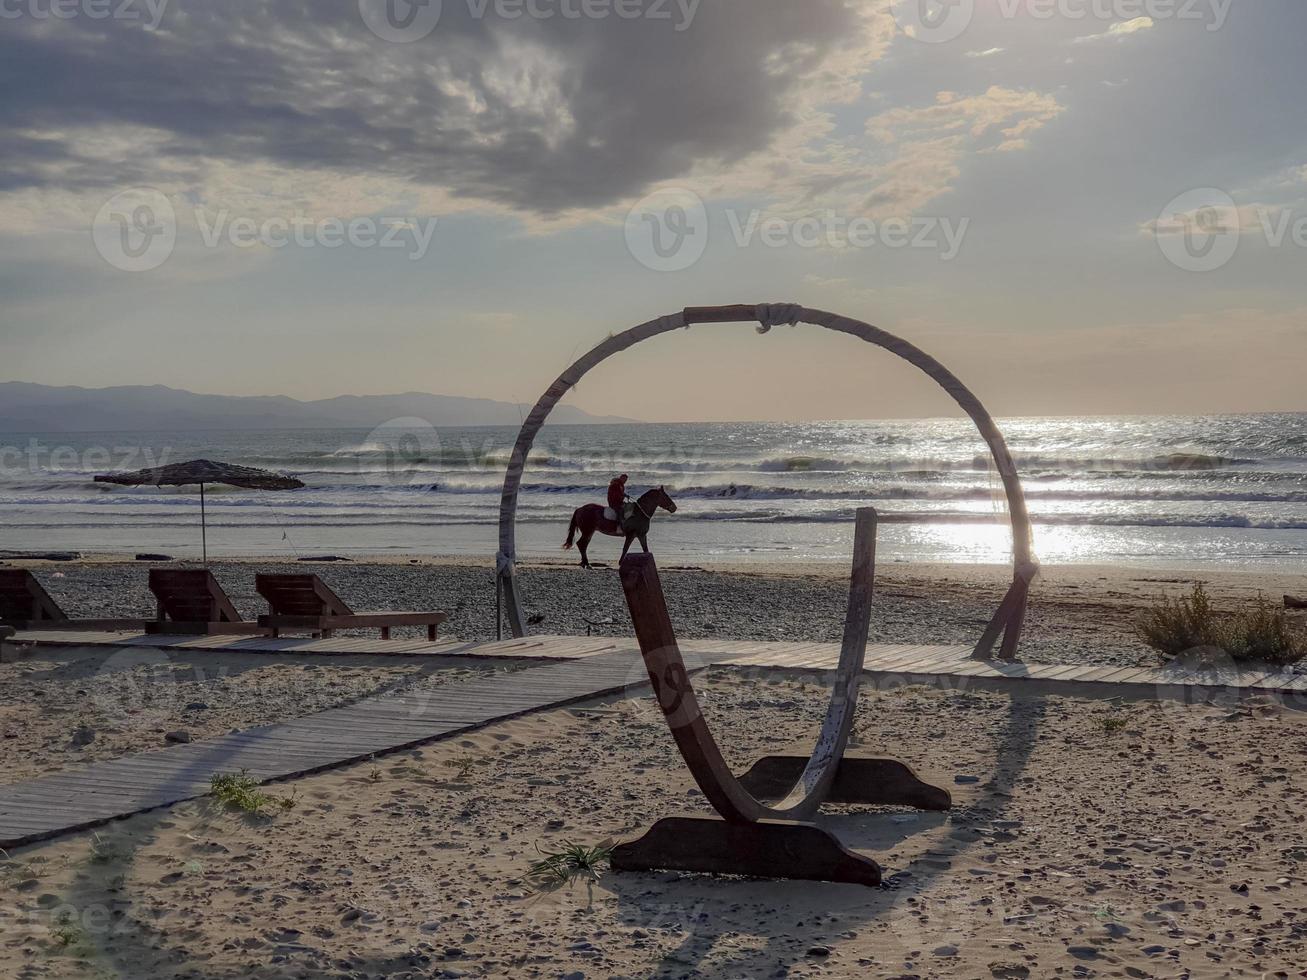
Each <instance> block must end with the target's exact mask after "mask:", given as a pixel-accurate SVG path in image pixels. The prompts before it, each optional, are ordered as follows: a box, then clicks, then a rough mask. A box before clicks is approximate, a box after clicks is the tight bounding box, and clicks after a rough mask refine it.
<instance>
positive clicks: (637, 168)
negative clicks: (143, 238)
mask: <svg viewBox="0 0 1307 980" xmlns="http://www.w3.org/2000/svg"><path fill="white" fill-rule="evenodd" d="M575 2H576V0H573V3H574V4H575ZM493 9H494V8H493V4H492V6H491V10H492V11H493ZM667 9H668V10H669V11H671V13H672V19H671V20H670V21H664V20H649V19H636V20H623V19H620V18H617V17H615V16H610V17H607V18H604V19H595V20H586V19H581V20H571V19H569V20H564V19H561V18H554V19H550V20H534V19H531V18H521V19H518V20H511V21H506V20H503V19H499V18H497V17H495V16H494V15H493V13H491V14H489V15H487V16H486V17H484V18H481V19H478V18H475V17H473V16H472V15H471V12H470V6H469V0H445V2H444V12H443V16H442V18H441V20H440V23H439V25H438V27H437V28H436V29H435V31H434V32H432V33H431V34H430V35H429V36H428V37H426V38H425V39H423V40H422V41H419V42H416V43H412V44H394V43H388V42H385V41H383V40H381V39H379V38H377V37H376V36H374V35H373V34H372V33H371V32H370V31H369V30H368V29H367V27H366V26H365V25H364V23H363V21H362V18H361V16H360V14H359V9H358V5H357V3H355V2H352V0H350V2H340V3H335V2H333V3H327V2H310V0H298V2H295V0H223V2H222V3H214V2H211V0H171V2H170V3H169V4H168V5H167V7H166V9H165V10H164V13H163V17H162V21H161V23H160V26H159V29H158V30H155V31H150V30H146V29H145V28H144V27H143V25H142V24H141V23H140V22H123V21H115V20H101V19H91V18H88V17H85V16H83V17H76V18H73V19H70V20H63V21H55V20H48V19H46V20H38V19H34V18H32V17H30V16H21V17H18V18H14V19H8V20H5V21H3V22H0V66H3V67H0V88H2V91H3V95H0V139H2V140H3V141H4V146H5V152H4V156H3V160H2V161H0V190H13V189H19V188H23V187H36V188H50V187H54V188H86V187H94V186H104V187H114V186H122V185H124V183H134V182H148V181H149V179H150V176H151V173H152V172H155V171H157V170H158V169H159V168H161V167H162V166H163V165H164V164H165V162H166V166H167V172H168V173H169V174H170V175H172V176H174V177H175V176H177V175H178V174H183V175H184V174H186V173H187V172H188V170H190V169H193V170H194V172H195V173H196V174H197V175H198V174H199V173H201V172H202V170H203V166H204V164H205V163H206V162H207V161H209V160H229V161H234V162H238V163H250V162H261V161H267V162H272V163H275V164H279V165H283V166H286V167H293V168H311V169H325V170H331V171H338V172H342V173H364V174H372V175H379V176H386V177H391V178H401V179H405V180H410V181H413V182H416V183H419V184H425V185H433V186H440V187H443V188H447V189H448V190H449V191H451V192H452V193H454V194H456V195H462V196H468V197H475V198H479V199H485V200H489V201H493V202H495V203H498V204H501V205H505V206H509V207H512V208H515V209H521V210H526V211H531V212H535V213H540V214H549V213H554V212H558V211H562V210H566V209H569V208H576V207H594V206H602V205H605V204H608V203H611V202H613V201H614V200H617V199H619V198H621V197H623V196H626V195H630V194H632V193H634V192H637V191H639V190H640V189H641V188H643V187H645V186H647V185H649V184H650V183H653V182H656V181H659V180H665V179H669V178H674V177H676V176H678V175H681V174H684V173H685V172H686V171H687V170H688V169H689V168H690V167H691V166H693V165H694V164H696V163H704V162H711V161H721V162H727V163H728V162H730V161H732V160H735V159H738V158H740V157H742V156H744V155H747V154H749V153H751V152H754V151H756V150H759V149H761V148H763V147H765V146H766V145H767V144H768V142H769V141H770V140H771V138H772V137H773V136H774V135H775V134H776V132H777V131H778V130H780V129H783V128H784V127H786V126H788V125H789V124H791V123H792V122H793V121H794V120H793V119H792V118H791V116H792V113H793V112H794V110H795V105H796V94H797V93H799V92H800V91H801V90H802V89H803V87H804V86H805V85H808V84H811V82H812V79H813V78H814V77H816V76H817V75H818V74H819V73H820V72H821V71H822V70H823V67H822V66H823V63H824V62H825V60H826V59H827V58H829V57H831V56H832V55H835V54H837V53H838V52H840V51H841V50H842V49H846V48H847V47H848V46H850V45H857V44H860V43H862V42H863V41H864V39H865V34H866V24H865V20H864V17H865V15H866V12H867V5H866V4H863V3H860V2H859V0H802V2H801V3H796V2H794V0H705V2H703V3H702V5H701V6H699V7H698V9H697V12H696V15H695V17H694V19H693V21H692V23H690V24H689V26H688V28H686V29H684V30H677V29H676V28H677V26H678V24H677V21H679V20H680V19H681V15H680V13H679V9H678V6H677V4H676V2H675V0H673V2H671V3H669V4H668V5H667ZM142 130H148V131H150V132H151V133H152V134H153V135H152V137H151V138H150V139H148V140H147V141H145V142H143V143H142V144H140V145H137V146H132V145H131V144H130V143H129V144H128V145H127V146H125V147H122V146H117V145H115V148H114V149H113V150H112V151H104V150H102V149H94V148H93V149H88V148H87V146H86V139H87V138H88V134H91V135H92V136H95V135H97V134H98V136H99V137H101V138H103V137H105V136H106V135H109V136H111V135H112V134H114V133H133V132H137V131H142Z"/></svg>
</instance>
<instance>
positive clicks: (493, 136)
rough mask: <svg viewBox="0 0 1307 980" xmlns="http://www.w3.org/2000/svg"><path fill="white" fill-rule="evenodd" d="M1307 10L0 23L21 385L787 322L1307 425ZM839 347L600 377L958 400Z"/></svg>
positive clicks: (729, 415)
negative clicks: (768, 319) (682, 326)
mask: <svg viewBox="0 0 1307 980" xmlns="http://www.w3.org/2000/svg"><path fill="white" fill-rule="evenodd" d="M1304 36H1307V5H1304V4H1303V3H1302V2H1301V0H1255V2H1254V0H948V2H937V0H899V2H890V0H702V2H696V0H443V2H441V0H425V2H423V0H419V2H416V3H410V0H349V2H328V0H223V2H221V3H219V2H216V0H207V2H200V0H0V147H2V149H0V380H23V381H35V382H41V383H46V384H77V385H84V386H89V387H100V386H107V385H118V384H155V383H162V384H167V385H171V386H173V387H179V388H187V389H191V390H196V391H203V392H213V393H223V394H288V395H292V396H295V397H301V398H319V397H330V396H334V395H339V394H377V393H392V392H401V391H430V392H437V393H442V394H452V395H468V396H477V397H489V398H496V399H502V400H507V401H519V402H526V403H529V402H533V401H534V400H535V399H536V398H537V397H538V396H539V395H540V394H541V393H542V392H543V391H544V390H545V389H546V388H547V387H548V385H549V384H550V382H551V381H552V380H553V379H554V377H556V376H557V375H558V373H559V372H561V371H562V370H563V368H564V367H565V366H566V365H567V364H568V363H570V361H571V360H573V359H574V358H575V357H577V356H579V355H580V354H581V353H583V352H584V351H586V350H587V349H589V348H590V347H591V346H593V345H594V344H596V343H598V342H600V341H601V340H602V339H604V338H605V337H606V336H608V335H609V334H611V333H614V332H617V331H620V330H624V329H626V328H628V327H630V326H633V325H635V324H637V323H641V322H643V321H645V320H648V319H651V318H653V317H657V316H661V315H664V314H667V313H671V312H673V311H676V310H679V309H681V308H683V307H685V306H693V305H716V304H726V303H761V302H792V303H800V304H803V305H805V306H807V307H810V308H814V309H822V310H830V311H833V312H836V313H841V314H844V315H847V316H852V317H855V318H858V319H862V320H866V321H867V322H870V323H873V324H875V325H877V326H879V327H882V328H884V329H886V330H889V331H891V332H893V333H895V334H898V335H900V336H902V337H905V338H907V339H908V340H911V341H912V342H913V343H916V344H917V345H918V346H920V347H922V348H924V349H925V350H926V351H927V352H929V353H931V354H933V355H934V356H936V357H937V358H939V359H940V360H941V361H943V362H944V363H945V364H946V365H947V366H949V367H950V368H951V369H952V370H953V371H954V373H956V374H957V375H958V376H959V377H961V378H962V380H963V381H964V382H965V383H967V384H968V385H969V386H970V387H971V388H972V389H973V390H974V391H975V392H976V393H977V394H978V395H979V396H980V397H981V399H982V401H984V403H985V404H986V405H987V407H989V409H990V410H991V411H992V412H993V413H995V414H997V415H1005V416H1023V415H1045V414H1057V415H1075V414H1148V413H1161V414H1172V413H1174V414H1181V413H1195V414H1207V413H1223V412H1253V411H1304V410H1307V394H1304V391H1305V390H1307V387H1305V386H1304V384H1303V381H1302V378H1303V373H1304V365H1307V276H1304V274H1303V273H1304V270H1305V269H1307V99H1304V98H1303V92H1304V91H1307V59H1304V58H1303V57H1302V55H1301V42H1302V38H1303V37H1304ZM914 370H915V369H913V368H912V367H910V366H908V365H906V364H904V363H902V362H899V361H897V360H896V359H895V358H893V357H892V356H891V355H888V354H885V353H884V352H882V351H879V350H877V349H875V348H872V347H870V346H868V345H866V344H862V343H860V342H859V341H856V340H853V339H851V338H848V337H841V336H836V335H832V334H828V333H826V332H824V331H822V330H820V329H819V328H815V327H811V326H802V325H801V326H797V327H793V328H791V327H785V326H782V327H778V328H776V329H774V330H772V331H771V332H770V333H768V334H766V335H765V336H763V335H759V334H758V333H757V332H756V331H755V330H754V329H753V328H752V327H751V326H749V325H730V326H697V327H695V328H693V329H691V330H689V331H686V332H684V333H677V334H674V335H669V336H665V337H661V338H658V339H656V340H653V341H649V342H648V343H645V344H643V345H641V346H640V347H638V348H636V349H633V350H631V351H628V352H626V353H624V354H622V355H620V356H619V357H618V358H615V359H613V360H612V361H610V362H608V363H606V364H604V365H603V366H602V367H600V368H598V369H597V370H596V371H594V372H592V373H591V375H589V376H588V377H587V378H586V379H585V380H584V381H583V383H582V384H581V386H580V387H579V388H578V390H577V391H576V392H575V393H574V394H573V395H572V396H570V397H571V399H572V401H573V403H575V404H577V405H579V406H581V407H582V408H586V409H588V410H591V411H594V412H599V413H604V414H620V415H626V416H631V417H636V418H642V419H649V420H712V419H724V420H725V419H808V418H884V417H917V416H933V415H941V414H955V410H954V409H953V408H952V406H951V404H950V403H949V402H948V400H947V398H946V396H943V395H942V394H941V393H939V392H938V391H937V390H935V389H934V388H933V386H932V383H931V382H929V381H928V380H926V379H924V378H923V377H921V376H919V375H916V374H915V373H914Z"/></svg>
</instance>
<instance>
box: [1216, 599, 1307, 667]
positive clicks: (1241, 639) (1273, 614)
mask: <svg viewBox="0 0 1307 980" xmlns="http://www.w3.org/2000/svg"><path fill="white" fill-rule="evenodd" d="M1226 632H1227V635H1226V638H1225V643H1224V646H1225V649H1226V650H1227V652H1228V653H1229V654H1230V656H1231V657H1233V658H1234V659H1235V660H1255V661H1257V662H1259V663H1267V664H1280V665H1284V664H1296V663H1297V662H1298V661H1299V660H1302V659H1303V658H1304V657H1307V636H1304V635H1303V633H1302V632H1301V631H1300V630H1295V629H1294V628H1293V627H1292V626H1290V625H1289V617H1288V616H1287V615H1285V612H1284V610H1283V609H1277V608H1276V607H1275V606H1273V605H1271V603H1270V602H1269V601H1267V599H1266V596H1264V595H1263V596H1258V597H1257V602H1256V603H1255V604H1254V605H1253V607H1252V608H1251V609H1245V610H1241V611H1240V612H1239V613H1238V614H1237V615H1236V616H1235V617H1234V619H1233V620H1232V621H1231V622H1230V623H1229V625H1228V626H1227V631H1226Z"/></svg>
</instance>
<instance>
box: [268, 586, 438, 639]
mask: <svg viewBox="0 0 1307 980" xmlns="http://www.w3.org/2000/svg"><path fill="white" fill-rule="evenodd" d="M255 588H256V589H258V592H259V595H261V596H263V598H265V599H267V600H268V614H267V615H266V616H260V617H259V625H260V626H263V627H266V628H268V629H271V630H272V635H273V636H280V635H281V634H282V633H283V632H309V633H313V634H315V635H319V636H323V637H329V636H331V635H332V633H333V632H334V631H336V630H338V629H339V630H346V629H380V630H381V638H382V639H383V640H389V639H390V631H391V629H392V628H393V627H395V626H425V627H426V628H427V639H428V640H431V641H434V640H435V639H436V628H437V627H438V626H439V625H440V624H441V623H443V622H444V621H445V620H446V619H448V618H449V616H448V614H446V613H443V612H355V611H354V610H352V609H350V607H349V606H347V605H346V604H345V601H344V600H343V599H341V598H340V596H338V595H336V593H334V592H332V591H331V589H329V588H327V586H326V584H325V583H324V582H323V581H322V579H320V578H318V577H317V576H316V575H259V576H258V577H257V578H256V579H255Z"/></svg>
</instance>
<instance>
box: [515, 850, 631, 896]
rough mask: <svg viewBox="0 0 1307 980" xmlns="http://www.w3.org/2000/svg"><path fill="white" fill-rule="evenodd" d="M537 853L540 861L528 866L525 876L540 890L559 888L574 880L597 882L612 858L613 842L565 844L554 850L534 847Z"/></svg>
mask: <svg viewBox="0 0 1307 980" xmlns="http://www.w3.org/2000/svg"><path fill="white" fill-rule="evenodd" d="M536 852H537V853H538V854H539V855H540V858H541V859H540V860H539V861H537V862H535V864H533V865H531V870H530V871H528V872H527V877H528V878H530V879H531V880H532V881H533V882H534V883H535V885H536V886H537V887H538V888H541V889H549V888H561V887H562V886H564V885H570V884H571V883H572V882H573V881H575V880H576V879H577V878H588V879H589V880H591V881H598V880H599V872H600V869H601V868H602V866H603V865H605V864H607V863H608V860H609V858H611V857H612V856H613V842H612V841H605V842H604V843H602V844H596V845H594V846H587V845H585V844H573V843H572V842H570V841H565V842H564V843H563V845H562V847H561V848H560V849H559V850H557V851H543V850H541V849H540V845H539V844H537V845H536Z"/></svg>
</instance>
